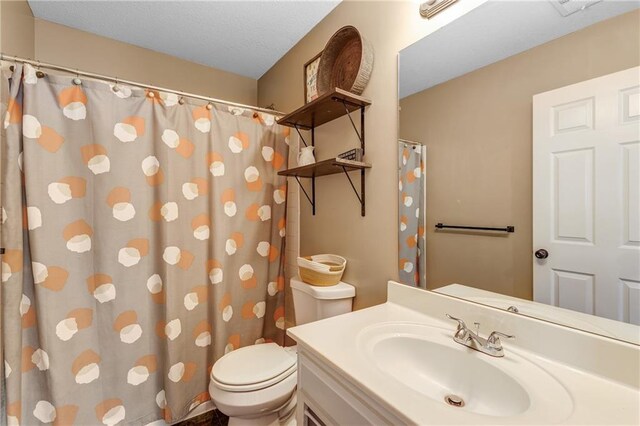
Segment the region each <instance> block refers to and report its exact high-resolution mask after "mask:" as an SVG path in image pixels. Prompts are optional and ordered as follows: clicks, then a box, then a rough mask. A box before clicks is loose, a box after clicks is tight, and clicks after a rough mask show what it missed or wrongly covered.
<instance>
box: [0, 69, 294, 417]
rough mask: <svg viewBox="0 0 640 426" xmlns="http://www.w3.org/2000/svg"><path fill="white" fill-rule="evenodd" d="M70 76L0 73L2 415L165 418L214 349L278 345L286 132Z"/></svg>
mask: <svg viewBox="0 0 640 426" xmlns="http://www.w3.org/2000/svg"><path fill="white" fill-rule="evenodd" d="M75 83H78V81H76V82H75ZM75 83H74V79H72V78H69V77H65V76H57V75H51V74H49V75H46V76H45V77H39V76H37V75H36V70H35V69H34V68H32V67H31V66H29V65H25V66H22V65H17V66H15V70H14V72H13V74H12V75H10V76H9V75H5V76H3V78H2V92H3V102H7V103H8V104H7V105H6V108H4V109H6V110H7V113H6V114H5V118H4V125H3V129H2V133H3V134H2V141H3V145H2V149H3V155H2V182H3V192H2V206H3V209H2V222H3V232H2V246H3V247H5V248H6V253H5V255H4V256H3V258H2V301H1V302H2V305H1V307H2V347H3V354H4V361H5V362H4V365H3V366H2V368H3V370H4V371H3V375H2V376H1V377H3V378H5V379H4V381H3V388H2V389H1V390H2V393H3V395H5V398H6V400H5V401H4V402H6V406H5V407H6V409H5V410H4V411H5V412H4V413H3V415H5V416H6V418H5V419H3V421H2V423H8V424H14V425H17V424H25V425H29V424H37V423H39V422H44V423H50V422H53V423H54V424H105V425H114V424H116V423H120V422H121V423H120V424H146V423H150V422H152V421H155V420H157V419H164V420H166V421H168V422H169V421H175V420H177V419H180V418H181V417H183V416H184V415H185V414H186V413H187V412H188V411H189V410H191V409H193V408H194V407H195V406H197V405H198V404H200V403H202V402H204V401H206V400H208V399H209V395H208V392H207V386H208V377H209V372H210V369H211V367H212V365H213V363H214V362H215V361H216V360H217V359H218V358H219V357H221V356H222V355H223V354H224V353H225V352H228V351H231V350H234V349H237V348H239V347H241V346H245V345H251V344H254V343H260V342H264V341H276V342H278V343H282V342H283V338H284V335H283V329H284V307H283V302H284V300H283V286H284V277H283V274H284V272H283V257H282V256H281V253H283V251H284V229H285V212H286V205H285V204H286V202H285V194H286V181H285V179H284V178H281V177H278V176H277V171H278V170H279V169H281V168H282V167H283V166H284V163H285V159H286V158H287V155H288V146H287V143H288V129H287V128H282V127H280V126H278V125H277V124H276V123H275V117H274V116H272V115H269V114H265V113H254V112H253V111H250V110H244V109H242V108H237V107H223V106H218V105H209V106H207V105H204V104H202V103H199V104H196V103H189V102H187V103H184V102H182V101H180V99H178V96H176V95H175V94H170V93H164V92H157V91H149V90H142V89H139V88H134V87H125V86H119V87H117V88H115V87H113V85H111V86H110V85H108V84H105V83H103V82H97V81H90V80H82V81H80V82H79V83H80V84H75Z"/></svg>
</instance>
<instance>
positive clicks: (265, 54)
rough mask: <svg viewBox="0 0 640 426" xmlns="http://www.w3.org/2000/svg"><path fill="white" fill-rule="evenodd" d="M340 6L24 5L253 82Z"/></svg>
mask: <svg viewBox="0 0 640 426" xmlns="http://www.w3.org/2000/svg"><path fill="white" fill-rule="evenodd" d="M339 3H340V0H287V1H283V0H269V1H264V0H263V1H243V0H235V1H231V0H227V1H219V0H218V1H214V0H209V1H186V0H183V1H159V0H156V1H149V0H147V1H91V0H75V1H60V0H29V5H30V6H31V10H32V11H33V14H34V16H35V17H36V18H39V19H44V20H47V21H52V22H55V23H58V24H62V25H66V26H68V27H72V28H77V29H79V30H83V31H87V32H90V33H94V34H98V35H101V36H104V37H109V38H112V39H115V40H119V41H122V42H125V43H130V44H133V45H136V46H141V47H144V48H147V49H151V50H154V51H157V52H162V53H166V54H169V55H172V56H176V57H178V58H182V59H185V60H188V61H192V62H196V63H199V64H203V65H208V66H210V67H214V68H219V69H222V70H225V71H229V72H232V73H235V74H239V75H243V76H246V77H251V78H254V79H257V78H259V77H261V76H262V75H263V74H264V73H265V72H267V71H268V70H269V68H271V67H272V66H273V65H274V64H275V63H276V62H277V61H278V60H279V59H280V58H281V57H282V56H284V54H285V53H287V52H288V51H289V49H291V48H292V47H293V46H294V45H295V44H296V43H297V42H298V41H299V40H300V39H301V38H302V37H304V35H305V34H307V33H308V32H309V31H310V30H311V29H312V28H313V27H314V26H315V25H316V24H317V23H318V22H320V21H321V20H322V19H323V18H324V17H325V16H326V15H327V14H329V12H331V11H332V10H333V8H335V7H336V6H337V5H338V4H339Z"/></svg>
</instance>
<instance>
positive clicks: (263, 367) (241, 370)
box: [211, 343, 296, 386]
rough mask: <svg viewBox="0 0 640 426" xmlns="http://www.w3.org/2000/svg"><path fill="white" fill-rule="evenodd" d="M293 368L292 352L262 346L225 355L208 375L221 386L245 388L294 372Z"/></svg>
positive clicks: (280, 348)
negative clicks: (290, 371)
mask: <svg viewBox="0 0 640 426" xmlns="http://www.w3.org/2000/svg"><path fill="white" fill-rule="evenodd" d="M295 364H296V355H295V352H293V351H288V350H286V349H285V348H283V347H281V346H279V345H277V344H275V343H264V344H260V345H253V346H246V347H244V348H240V349H237V350H235V351H233V352H229V353H228V354H226V355H225V356H223V357H222V358H220V359H219V360H218V361H217V362H216V363H215V364H214V365H213V370H212V371H211V375H212V376H213V379H215V380H216V381H217V382H219V383H221V384H224V385H230V386H246V385H252V384H257V383H263V382H266V381H269V380H271V379H273V378H275V377H278V376H280V375H282V374H283V373H285V372H288V370H292V369H295Z"/></svg>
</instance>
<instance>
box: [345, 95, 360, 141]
mask: <svg viewBox="0 0 640 426" xmlns="http://www.w3.org/2000/svg"><path fill="white" fill-rule="evenodd" d="M342 105H343V106H344V110H345V111H346V112H347V117H349V121H350V122H351V126H352V127H353V130H354V131H355V132H356V135H357V136H358V139H359V140H360V145H362V144H363V143H364V141H363V140H362V136H360V132H359V131H358V129H357V128H356V123H354V122H353V119H352V118H351V112H350V111H349V108H347V104H346V102H345V101H342Z"/></svg>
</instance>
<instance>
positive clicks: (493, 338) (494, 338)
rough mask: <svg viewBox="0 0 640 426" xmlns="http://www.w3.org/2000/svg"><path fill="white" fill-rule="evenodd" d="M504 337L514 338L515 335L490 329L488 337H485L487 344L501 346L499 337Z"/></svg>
mask: <svg viewBox="0 0 640 426" xmlns="http://www.w3.org/2000/svg"><path fill="white" fill-rule="evenodd" d="M501 337H504V338H505V339H515V338H516V336H514V335H512V334H504V333H501V332H499V331H492V332H491V334H490V335H489V337H487V345H489V346H492V347H501V346H502V345H501V344H500V338H501Z"/></svg>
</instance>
